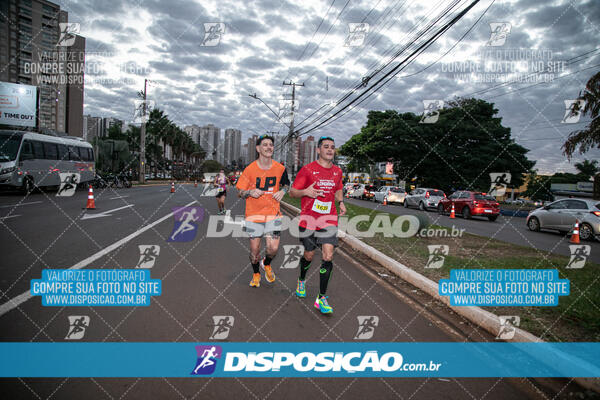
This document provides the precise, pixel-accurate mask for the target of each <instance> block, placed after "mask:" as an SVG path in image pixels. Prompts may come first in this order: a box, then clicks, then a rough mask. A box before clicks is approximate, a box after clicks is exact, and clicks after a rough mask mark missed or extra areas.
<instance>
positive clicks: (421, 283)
mask: <svg viewBox="0 0 600 400" xmlns="http://www.w3.org/2000/svg"><path fill="white" fill-rule="evenodd" d="M280 204H281V206H282V207H284V208H285V209H286V210H288V211H289V212H292V213H294V214H300V209H299V208H297V207H294V206H292V205H291V204H287V203H285V202H283V201H282V202H281V203H280ZM338 237H339V239H340V240H342V241H343V242H345V243H347V244H348V245H349V246H350V247H352V248H353V249H354V250H357V251H360V252H361V253H363V254H364V255H366V256H367V257H369V258H370V259H372V260H373V261H375V262H377V263H378V264H380V265H382V266H383V267H385V268H387V269H388V270H390V271H391V272H393V273H394V274H395V275H397V276H398V277H400V278H401V279H403V280H404V281H406V282H408V283H410V284H411V285H413V286H415V287H417V288H419V289H421V290H422V291H424V292H425V293H427V294H429V295H430V296H431V297H433V298H434V299H436V300H439V301H441V302H442V303H444V304H445V305H446V306H448V307H449V308H451V309H452V311H454V312H455V313H457V314H459V315H462V316H463V317H465V318H466V319H468V320H469V321H471V322H472V323H474V324H476V325H477V326H480V327H481V328H483V329H485V330H486V331H488V332H489V333H491V334H492V335H497V334H498V332H499V330H500V326H501V325H500V318H499V317H498V316H497V315H496V314H494V313H491V312H489V311H486V310H484V309H482V308H480V307H476V306H464V307H453V306H451V305H450V298H449V297H447V296H440V295H439V294H438V284H437V283H436V282H434V281H432V280H431V279H429V278H427V277H425V276H423V275H421V274H419V273H418V272H416V271H414V270H412V269H411V268H409V267H407V266H406V265H403V264H401V263H399V262H398V261H396V260H394V259H393V258H391V257H389V256H387V255H385V254H383V253H382V252H381V251H379V250H377V249H376V248H374V247H372V246H369V245H368V244H366V243H364V242H363V241H361V240H359V239H357V238H356V237H354V236H352V235H349V234H347V233H345V232H342V231H340V232H339V236H338ZM506 341H507V342H538V343H542V342H544V340H543V339H541V338H539V337H537V336H535V335H533V334H531V333H529V332H527V331H525V330H523V329H520V328H515V336H514V337H513V338H512V339H510V340H506ZM573 380H574V381H575V382H577V383H578V384H580V385H581V386H582V387H584V388H586V389H591V390H594V391H596V392H599V393H600V378H579V377H578V378H573Z"/></svg>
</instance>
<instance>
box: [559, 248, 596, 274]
mask: <svg viewBox="0 0 600 400" xmlns="http://www.w3.org/2000/svg"><path fill="white" fill-rule="evenodd" d="M569 249H570V250H571V259H570V260H569V263H568V264H567V266H566V267H565V268H569V269H579V268H583V266H584V265H585V260H586V259H587V258H588V257H589V255H590V253H591V252H592V247H591V246H590V245H589V244H572V245H569Z"/></svg>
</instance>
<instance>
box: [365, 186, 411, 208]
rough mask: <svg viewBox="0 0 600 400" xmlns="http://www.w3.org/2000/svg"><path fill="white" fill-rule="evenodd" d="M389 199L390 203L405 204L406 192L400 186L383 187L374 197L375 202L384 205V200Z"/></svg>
mask: <svg viewBox="0 0 600 400" xmlns="http://www.w3.org/2000/svg"><path fill="white" fill-rule="evenodd" d="M384 197H387V202H388V203H400V204H404V198H405V197H406V191H405V190H404V189H402V188H400V187H398V186H382V187H380V188H379V190H378V191H376V192H375V195H374V196H373V201H375V202H380V203H383V198H384Z"/></svg>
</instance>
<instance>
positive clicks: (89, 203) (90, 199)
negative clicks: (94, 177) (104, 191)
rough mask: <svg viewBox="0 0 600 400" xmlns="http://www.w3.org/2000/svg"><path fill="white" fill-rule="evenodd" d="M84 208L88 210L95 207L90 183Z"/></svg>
mask: <svg viewBox="0 0 600 400" xmlns="http://www.w3.org/2000/svg"><path fill="white" fill-rule="evenodd" d="M85 208H86V209H88V210H95V209H96V203H94V189H92V185H90V189H89V191H88V201H87V205H86V206H85Z"/></svg>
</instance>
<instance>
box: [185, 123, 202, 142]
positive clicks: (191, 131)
mask: <svg viewBox="0 0 600 400" xmlns="http://www.w3.org/2000/svg"><path fill="white" fill-rule="evenodd" d="M183 130H184V131H185V132H187V133H188V135H190V137H191V138H192V140H193V141H194V142H195V143H198V144H200V127H199V126H198V125H196V124H194V125H188V126H186V127H184V128H183Z"/></svg>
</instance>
